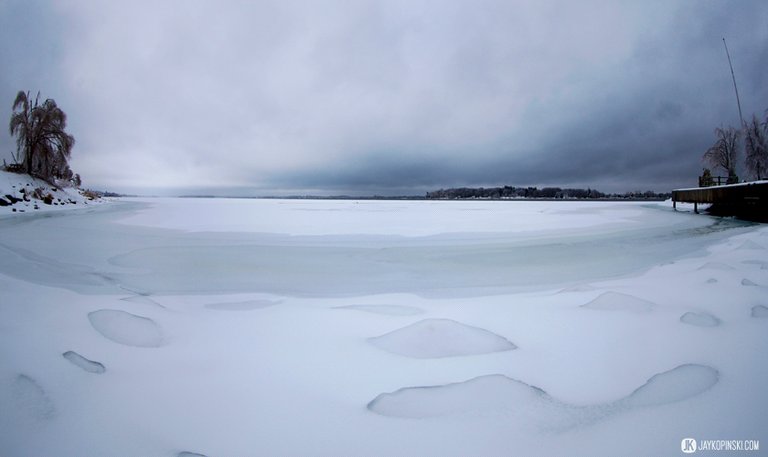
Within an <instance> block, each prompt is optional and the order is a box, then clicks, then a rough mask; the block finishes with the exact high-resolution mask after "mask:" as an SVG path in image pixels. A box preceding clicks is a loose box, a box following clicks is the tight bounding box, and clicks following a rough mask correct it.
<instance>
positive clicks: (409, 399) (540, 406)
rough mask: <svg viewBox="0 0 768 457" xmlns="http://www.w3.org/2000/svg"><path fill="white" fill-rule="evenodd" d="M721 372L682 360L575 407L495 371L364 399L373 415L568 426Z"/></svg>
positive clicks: (652, 400) (666, 395)
mask: <svg viewBox="0 0 768 457" xmlns="http://www.w3.org/2000/svg"><path fill="white" fill-rule="evenodd" d="M718 378H719V373H718V371H717V370H715V369H714V368H712V367H708V366H704V365H681V366H678V367H676V368H674V369H672V370H669V371H666V372H663V373H659V374H656V375H654V376H652V377H651V378H650V379H649V380H648V381H647V382H646V383H645V384H643V385H642V386H640V387H639V388H637V389H636V390H635V391H634V392H632V393H631V394H629V395H628V396H626V397H624V398H621V399H619V400H616V401H613V402H609V403H604V404H597V405H587V406H575V405H570V404H567V403H564V402H562V401H560V400H558V399H556V398H553V397H552V396H550V395H549V394H548V393H547V392H546V391H544V390H542V389H540V388H538V387H536V386H532V385H529V384H527V383H525V382H522V381H519V380H516V379H512V378H509V377H507V376H504V375H500V374H495V375H487V376H480V377H477V378H473V379H470V380H467V381H463V382H458V383H452V384H445V385H438V386H425V387H405V388H402V389H399V390H397V391H395V392H391V393H383V394H380V395H378V396H377V397H376V398H374V399H373V400H372V401H371V402H369V403H368V405H367V408H368V409H369V410H370V411H372V412H374V413H377V414H380V415H383V416H390V417H402V418H419V419H423V418H430V417H435V416H445V415H454V414H467V413H469V414H473V415H475V414H488V413H494V412H495V413H501V414H503V416H504V417H505V419H510V418H516V419H518V421H521V422H523V423H527V424H533V425H535V426H537V427H539V428H544V429H550V430H568V429H571V428H573V427H576V426H579V425H588V424H591V423H594V422H597V421H599V420H601V419H604V418H606V417H609V416H612V415H615V414H618V413H620V412H623V411H628V410H631V409H634V408H639V407H651V406H660V405H665V404H669V403H676V402H679V401H683V400H686V399H689V398H691V397H694V396H696V395H699V394H701V393H703V392H705V391H706V390H708V389H710V388H711V387H712V386H714V385H715V384H716V383H717V382H718Z"/></svg>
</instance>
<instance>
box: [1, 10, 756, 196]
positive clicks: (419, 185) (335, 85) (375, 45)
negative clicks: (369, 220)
mask: <svg viewBox="0 0 768 457" xmlns="http://www.w3.org/2000/svg"><path fill="white" fill-rule="evenodd" d="M723 37H725V38H726V40H727V41H728V46H729V49H730V51H731V57H732V58H733V64H734V70H735V73H736V79H737V83H738V85H739V86H738V87H739V93H740V95H741V103H742V108H743V111H744V115H745V117H746V116H751V115H752V113H757V114H758V115H759V116H761V117H763V118H764V117H765V114H764V113H765V110H766V109H768V85H767V84H766V81H767V79H768V2H765V1H764V0H755V1H750V0H740V1H699V0H697V1H693V0H690V1H673V0H659V1H627V2H620V1H604V2H602V1H591V0H587V1H578V2H575V1H529V2H516V1H510V0H466V1H448V0H434V1H422V0H386V1H384V0H382V1H353V0H346V1H345V0H319V1H290V0H289V1H286V0H276V1H261V0H255V1H227V2H224V1H221V2H216V1H162V2H158V1H156V0H151V1H141V0H131V1H120V2H118V1H114V2H113V1H96V0H92V1H90V0H88V1H79V0H51V1H37V0H32V1H31V0H0V40H2V43H3V45H2V46H0V62H1V65H0V113H3V112H4V113H5V114H4V115H3V116H2V117H3V118H4V119H6V120H5V121H4V122H7V119H8V118H9V117H10V113H11V105H12V102H13V99H14V96H15V94H16V92H17V91H18V90H22V89H23V90H31V91H33V92H36V91H37V90H40V91H41V92H42V95H43V97H51V98H54V99H55V100H56V101H57V103H58V104H59V106H61V107H62V108H63V109H64V110H65V112H66V113H67V114H68V126H69V132H70V133H71V134H73V135H74V136H75V139H76V141H77V143H76V145H75V148H74V150H73V153H72V168H73V169H74V171H75V172H79V173H80V174H81V175H82V177H83V181H84V184H85V185H87V186H90V187H94V188H99V189H108V190H117V191H137V189H149V190H151V191H152V192H155V193H162V192H166V191H167V192H171V193H173V192H181V193H184V192H186V191H190V190H200V189H205V188H208V187H215V188H221V187H228V186H232V187H236V188H237V190H233V191H232V192H245V193H252V194H255V195H264V194H279V193H285V192H288V193H294V192H298V193H326V194H327V193H332V194H333V193H351V194H354V193H362V194H368V193H380V194H381V193H384V194H403V193H405V194H421V193H422V192H424V191H425V190H432V189H438V188H445V187H456V186H494V185H517V186H527V185H535V186H539V187H541V186H546V185H559V186H583V187H587V186H591V187H593V188H598V189H601V190H604V191H628V190H646V189H653V190H669V189H671V188H674V187H681V186H688V185H693V184H695V183H696V176H697V175H698V174H699V173H700V172H701V168H702V164H701V155H702V153H703V152H704V151H705V150H706V148H707V147H708V146H709V145H710V144H711V143H712V142H713V141H714V135H713V129H714V128H715V127H718V126H720V125H729V124H732V125H738V123H739V120H738V111H737V108H736V101H735V96H734V91H733V84H732V81H731V74H730V70H729V69H728V62H727V59H726V56H725V51H724V48H723V41H722V38H723ZM4 125H6V126H7V124H4ZM13 150H15V142H14V139H12V138H10V137H9V135H8V129H7V127H5V128H3V129H2V130H1V131H0V156H2V157H5V158H6V159H7V160H10V152H11V151H13ZM164 189H166V190H164Z"/></svg>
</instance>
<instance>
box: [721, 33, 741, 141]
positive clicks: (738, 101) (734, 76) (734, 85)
mask: <svg viewBox="0 0 768 457" xmlns="http://www.w3.org/2000/svg"><path fill="white" fill-rule="evenodd" d="M723 46H725V55H726V56H728V65H729V66H730V67H731V78H733V90H734V91H735V92H736V104H737V105H738V106H739V119H740V120H741V126H742V127H744V125H745V124H744V116H742V115H741V101H740V100H739V89H737V88H736V75H734V74H733V64H732V63H731V53H730V52H728V45H727V44H726V43H725V37H723Z"/></svg>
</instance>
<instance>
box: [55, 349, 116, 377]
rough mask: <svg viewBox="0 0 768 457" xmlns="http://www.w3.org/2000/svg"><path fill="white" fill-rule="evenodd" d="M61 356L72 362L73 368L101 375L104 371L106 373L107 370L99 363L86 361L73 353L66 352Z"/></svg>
mask: <svg viewBox="0 0 768 457" xmlns="http://www.w3.org/2000/svg"><path fill="white" fill-rule="evenodd" d="M61 355H62V356H63V357H64V358H65V359H67V360H69V361H70V362H72V364H74V365H75V366H77V367H80V368H82V369H83V370H85V371H87V372H89V373H95V374H102V373H104V372H105V371H107V369H106V368H105V367H104V365H102V364H101V363H99V362H95V361H93V360H88V359H86V358H85V357H83V356H82V355H80V354H78V353H77V352H75V351H67V352H65V353H63V354H61Z"/></svg>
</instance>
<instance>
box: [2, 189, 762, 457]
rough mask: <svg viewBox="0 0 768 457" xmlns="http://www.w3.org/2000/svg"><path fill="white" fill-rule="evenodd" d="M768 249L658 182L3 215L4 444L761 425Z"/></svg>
mask: <svg viewBox="0 0 768 457" xmlns="http://www.w3.org/2000/svg"><path fill="white" fill-rule="evenodd" d="M71 206H72V207H79V205H71ZM680 207H683V206H682V205H681V206H680ZM57 208H58V207H57ZM766 247H768V227H766V226H764V225H756V224H751V223H745V222H740V221H738V220H735V219H718V218H713V217H709V216H705V215H695V214H693V213H692V212H689V211H678V212H674V211H673V210H672V208H671V203H664V204H656V203H651V204H648V203H636V202H626V203H624V202H622V203H610V202H518V201H514V202H489V201H461V202H435V201H359V202H356V201H351V200H347V201H327V200H318V201H312V200H248V199H151V198H147V199H120V200H118V201H114V202H110V203H108V204H106V205H97V206H93V207H91V206H90V205H89V206H88V209H87V210H85V211H83V210H82V209H78V210H73V211H55V212H49V213H44V214H30V213H29V212H26V213H23V214H18V213H16V214H5V215H0V454H2V455H4V456H5V455H8V456H26V455H109V456H113V455H115V456H123V455H124V456H134V455H153V456H154V455H157V456H168V457H173V456H186V457H193V456H201V455H203V456H205V455H207V456H214V455H227V456H229V455H231V456H246V455H370V456H376V455H440V456H449V455H510V454H513V455H590V456H601V455H617V454H620V455H627V454H629V455H634V454H642V455H674V454H676V453H678V452H680V441H681V439H683V438H687V437H696V438H700V439H762V440H763V441H764V442H768V441H766V440H768V435H766V430H768V391H767V390H766V389H765V386H766V385H768V365H767V364H765V363H764V359H765V354H766V353H768V319H766V317H768V308H766V306H768V299H767V297H768V296H767V295H766V290H767V289H766V287H768V286H766V285H768V259H767V258H766V257H765V252H768V251H766V250H765V248H766ZM745 280H748V281H749V283H751V284H752V285H750V284H749V283H747V284H745ZM512 348H515V349H514V350H510V349H512Z"/></svg>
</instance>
